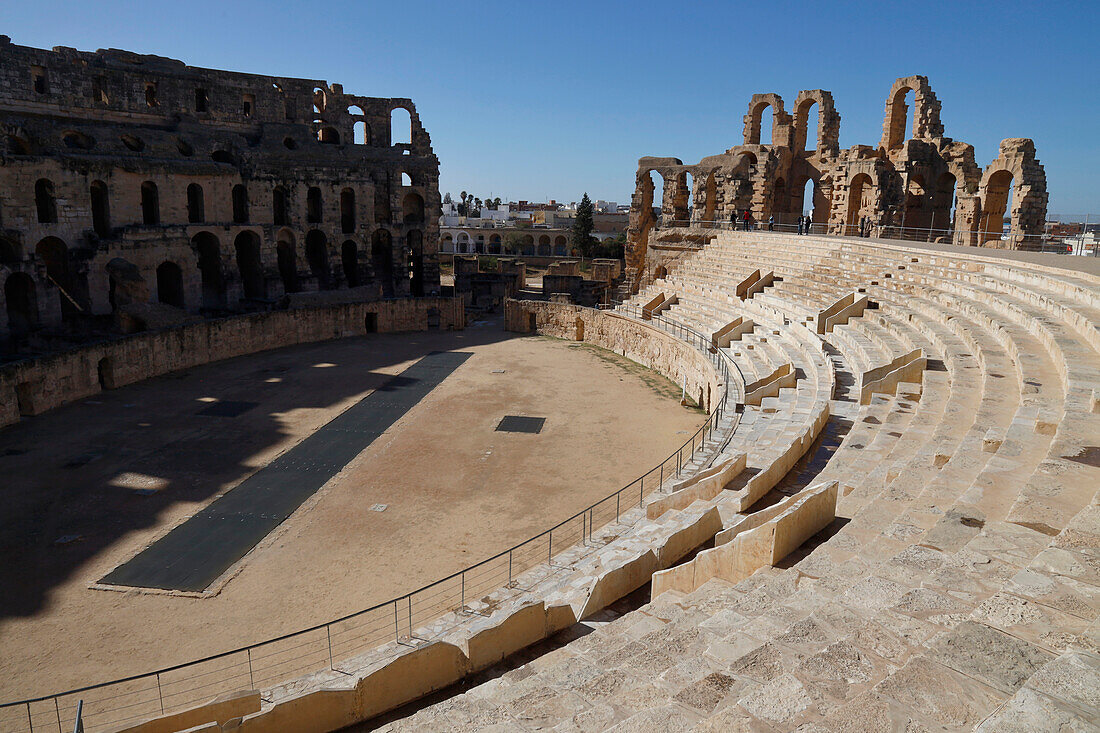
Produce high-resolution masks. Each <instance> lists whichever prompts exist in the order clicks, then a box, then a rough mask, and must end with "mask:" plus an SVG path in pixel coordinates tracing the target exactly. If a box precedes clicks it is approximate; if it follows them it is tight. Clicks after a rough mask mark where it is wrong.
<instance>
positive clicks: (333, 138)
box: [317, 125, 340, 145]
mask: <svg viewBox="0 0 1100 733" xmlns="http://www.w3.org/2000/svg"><path fill="white" fill-rule="evenodd" d="M317 141H318V142H320V143H322V144H324V145H339V144H340V131H339V130H337V129H336V128H335V127H332V126H331V125H325V126H324V127H322V128H321V129H319V130H318V131H317Z"/></svg>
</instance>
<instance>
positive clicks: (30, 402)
mask: <svg viewBox="0 0 1100 733" xmlns="http://www.w3.org/2000/svg"><path fill="white" fill-rule="evenodd" d="M15 401H16V403H18V405H19V414H20V415H24V416H27V415H33V414H34V389H33V388H32V387H31V383H30V382H21V383H20V384H19V385H18V386H16V388H15Z"/></svg>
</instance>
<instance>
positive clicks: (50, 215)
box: [34, 178, 57, 224]
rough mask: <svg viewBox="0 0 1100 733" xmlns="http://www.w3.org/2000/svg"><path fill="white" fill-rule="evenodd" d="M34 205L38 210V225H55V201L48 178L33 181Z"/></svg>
mask: <svg viewBox="0 0 1100 733" xmlns="http://www.w3.org/2000/svg"><path fill="white" fill-rule="evenodd" d="M34 204H35V207H36V208H37V209H38V223H39V224H56V223H57V199H56V197H55V196H54V192H53V181H51V180H50V179H48V178H39V179H38V180H37V181H35V184H34Z"/></svg>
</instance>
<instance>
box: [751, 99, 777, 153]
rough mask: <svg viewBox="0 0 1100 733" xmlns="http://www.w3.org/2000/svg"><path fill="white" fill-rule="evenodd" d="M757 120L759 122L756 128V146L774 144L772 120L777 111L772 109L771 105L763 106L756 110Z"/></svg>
mask: <svg viewBox="0 0 1100 733" xmlns="http://www.w3.org/2000/svg"><path fill="white" fill-rule="evenodd" d="M756 110H757V111H756V119H757V120H759V122H758V124H757V125H756V128H757V130H758V132H757V133H756V135H755V137H756V144H758V145H771V144H772V118H773V117H774V116H775V110H774V109H772V106H771V105H770V104H767V103H765V104H762V105H760V106H758V107H757V108H756Z"/></svg>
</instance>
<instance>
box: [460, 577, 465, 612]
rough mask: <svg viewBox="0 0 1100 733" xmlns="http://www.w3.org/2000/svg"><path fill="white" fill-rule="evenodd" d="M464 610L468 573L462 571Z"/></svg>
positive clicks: (463, 606)
mask: <svg viewBox="0 0 1100 733" xmlns="http://www.w3.org/2000/svg"><path fill="white" fill-rule="evenodd" d="M461 578H462V608H466V571H465V570H463V571H462V575H461Z"/></svg>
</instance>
